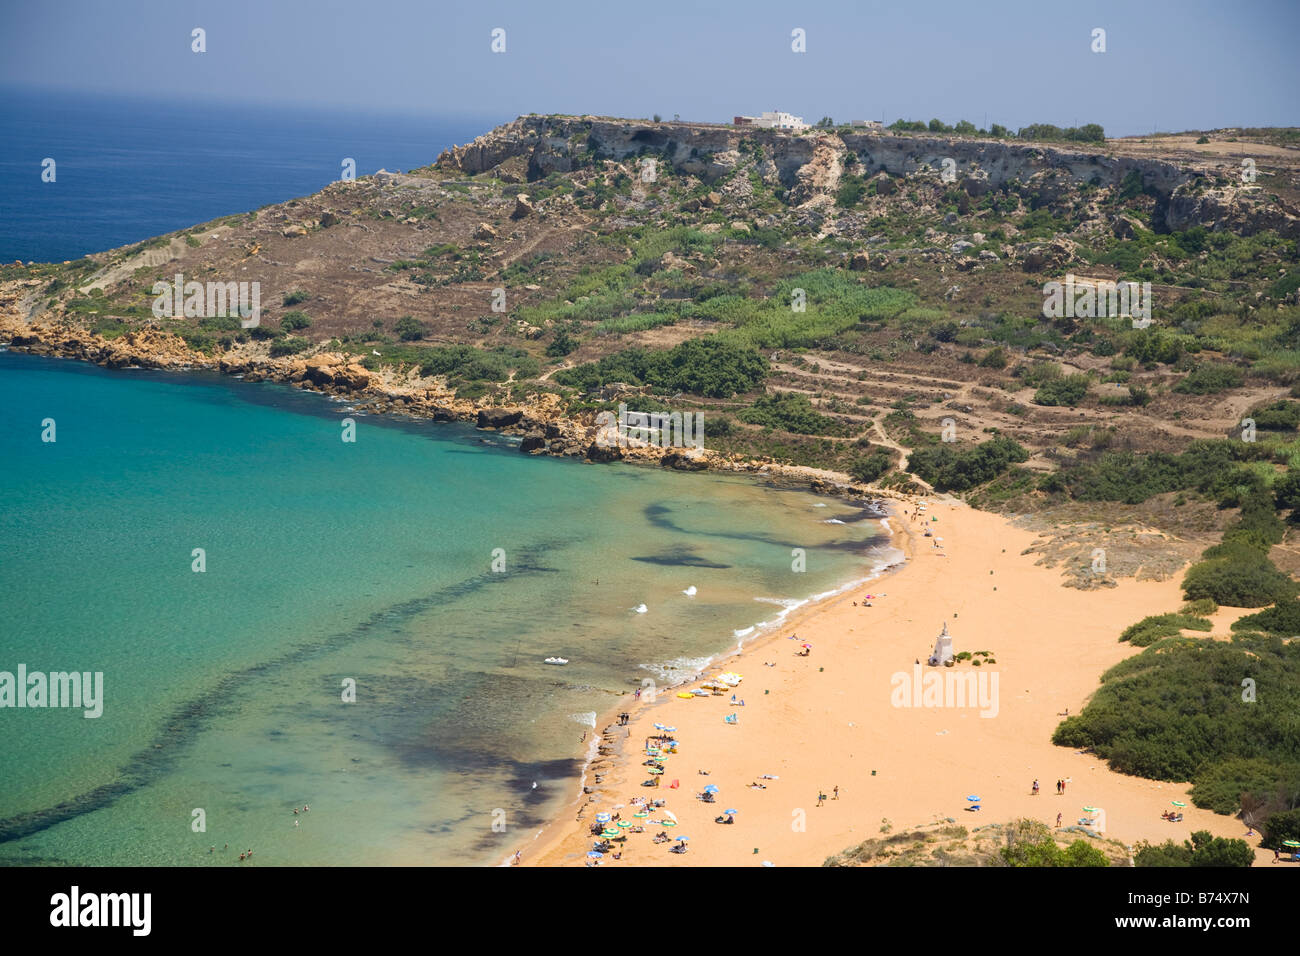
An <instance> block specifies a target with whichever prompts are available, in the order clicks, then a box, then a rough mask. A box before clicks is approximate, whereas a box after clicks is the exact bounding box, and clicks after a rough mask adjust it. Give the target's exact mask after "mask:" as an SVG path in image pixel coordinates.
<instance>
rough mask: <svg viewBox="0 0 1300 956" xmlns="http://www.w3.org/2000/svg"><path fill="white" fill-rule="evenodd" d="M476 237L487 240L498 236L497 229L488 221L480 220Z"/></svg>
mask: <svg viewBox="0 0 1300 956" xmlns="http://www.w3.org/2000/svg"><path fill="white" fill-rule="evenodd" d="M474 238H475V239H479V240H482V241H484V242H486V241H488V240H489V239H495V238H497V231H496V230H495V229H493V228H492V227H491V226H490V225H488V224H487V223H486V222H480V223H479V224H478V228H477V229H475V230H474Z"/></svg>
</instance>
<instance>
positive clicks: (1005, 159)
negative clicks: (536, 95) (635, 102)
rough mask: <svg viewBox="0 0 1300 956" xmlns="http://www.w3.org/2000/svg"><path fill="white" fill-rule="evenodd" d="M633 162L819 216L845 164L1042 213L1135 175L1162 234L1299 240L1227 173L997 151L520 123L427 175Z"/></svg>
mask: <svg viewBox="0 0 1300 956" xmlns="http://www.w3.org/2000/svg"><path fill="white" fill-rule="evenodd" d="M638 155H648V156H653V157H655V158H656V159H658V160H660V161H663V162H668V163H671V164H672V166H673V167H674V168H675V169H676V170H677V171H679V172H682V173H687V174H691V175H695V176H699V177H701V178H702V179H704V180H706V181H710V182H712V181H716V180H718V179H719V178H721V177H723V176H724V175H726V174H727V173H728V172H730V171H731V170H732V169H734V168H735V167H736V166H737V165H738V164H740V163H742V162H747V161H749V159H750V158H751V157H752V159H753V162H754V164H755V169H756V170H757V171H758V172H759V174H760V175H762V176H763V178H764V179H765V180H768V181H773V180H775V181H776V182H779V183H780V184H781V186H783V187H784V188H785V189H787V190H789V195H788V201H789V202H790V204H791V206H794V207H804V206H814V207H815V206H819V205H826V204H827V203H828V200H829V199H830V198H833V196H834V194H835V191H836V189H837V188H838V187H839V184H840V179H841V177H842V176H843V174H844V171H845V168H846V164H847V161H848V160H849V159H850V158H853V157H855V158H856V160H857V162H858V164H860V166H861V167H862V169H863V170H865V173H866V174H867V175H876V174H879V173H886V174H888V175H889V176H892V177H938V178H949V179H950V181H951V182H953V183H954V184H955V185H957V186H959V187H961V188H964V189H965V190H966V191H967V192H968V193H970V194H972V195H980V194H982V193H983V192H986V191H988V190H989V189H999V188H1002V187H1003V186H1009V185H1018V186H1021V187H1024V188H1028V189H1030V190H1032V191H1033V192H1036V193H1038V194H1039V196H1040V197H1041V198H1042V199H1043V200H1045V201H1048V202H1051V201H1053V200H1055V199H1057V198H1059V197H1060V196H1063V195H1065V194H1066V193H1067V192H1070V191H1073V190H1075V189H1077V188H1078V187H1079V186H1081V185H1084V184H1087V185H1091V186H1094V187H1112V188H1117V187H1119V186H1120V185H1121V184H1122V183H1123V182H1124V181H1125V179H1126V178H1128V177H1129V176H1130V174H1132V173H1137V175H1138V176H1140V177H1141V183H1142V186H1143V188H1144V189H1145V191H1147V192H1148V193H1150V194H1151V195H1153V196H1154V197H1155V199H1156V203H1157V215H1158V216H1160V217H1162V218H1163V222H1164V225H1165V226H1167V227H1168V228H1170V229H1186V228H1189V227H1190V226H1195V225H1200V226H1205V227H1206V228H1209V229H1229V230H1231V231H1233V232H1238V233H1242V234H1246V235H1249V234H1252V233H1254V232H1257V231H1259V230H1261V229H1275V230H1277V232H1279V233H1280V234H1282V235H1284V236H1288V237H1294V236H1300V210H1296V209H1292V208H1290V207H1288V206H1286V205H1285V204H1284V203H1281V202H1280V201H1273V200H1271V199H1267V198H1266V197H1265V196H1264V195H1263V194H1262V191H1260V190H1258V189H1256V188H1253V187H1244V188H1242V187H1239V186H1234V185H1232V184H1233V183H1234V182H1239V176H1237V168H1236V167H1235V166H1233V165H1232V164H1231V163H1230V162H1224V163H1222V164H1211V163H1192V162H1173V161H1168V160H1163V159H1155V158H1142V157H1134V156H1115V155H1108V154H1107V153H1106V152H1105V151H1099V150H1091V151H1090V150H1087V149H1071V148H1066V147H1061V146H1049V145H1042V144H1034V143H1012V142H1003V141H998V140H976V139H964V138H951V137H941V136H936V137H926V136H899V135H893V134H891V133H887V132H861V133H847V134H842V135H841V134H838V133H835V132H831V131H826V132H822V131H807V132H804V133H790V132H785V131H780V130H764V129H740V128H733V127H727V126H709V125H703V124H690V123H645V122H641V123H638V122H632V121H626V120H612V119H600V118H596V117H562V116H522V117H520V118H519V119H516V120H514V121H513V122H511V123H507V124H506V125H504V126H500V127H498V128H497V129H494V130H492V131H491V132H489V133H487V134H485V135H483V136H480V137H479V138H478V139H476V140H474V141H473V142H472V143H468V144H466V145H464V146H457V147H454V148H452V149H449V150H447V151H445V152H444V153H443V154H442V155H441V156H439V157H438V161H437V166H438V167H439V168H441V169H444V170H454V171H460V172H463V173H466V174H476V173H483V172H487V171H488V170H490V169H493V168H494V167H497V166H499V165H500V164H501V163H503V162H505V161H506V160H508V159H512V158H514V157H522V158H524V159H525V160H526V162H527V170H528V178H529V180H530V181H532V180H537V179H541V178H543V177H545V176H547V175H549V174H550V173H552V172H569V171H571V170H573V169H574V168H575V167H576V166H578V165H580V164H581V163H583V162H584V161H586V160H587V159H590V158H596V159H613V160H625V159H627V158H629V157H635V156H638Z"/></svg>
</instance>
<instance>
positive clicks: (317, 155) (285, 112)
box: [0, 90, 514, 262]
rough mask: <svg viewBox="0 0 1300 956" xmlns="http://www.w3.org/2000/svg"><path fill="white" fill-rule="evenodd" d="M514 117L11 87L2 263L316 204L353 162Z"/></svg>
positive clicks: (384, 160) (413, 150)
mask: <svg viewBox="0 0 1300 956" xmlns="http://www.w3.org/2000/svg"><path fill="white" fill-rule="evenodd" d="M513 118H514V117H510V116H484V117H468V118H456V119H449V118H446V117H438V116H433V115H430V116H406V115H392V114H378V113H377V114H360V113H349V112H347V111H339V112H328V113H323V112H318V111H311V110H300V109H276V108H271V107H265V106H243V105H212V104H209V103H183V102H168V101H150V100H138V99H123V98H108V97H87V96H81V95H78V96H72V95H68V94H61V93H60V94H53V93H35V92H31V91H24V90H0V182H3V183H4V189H0V262H12V261H13V260H15V259H22V260H24V261H31V260H34V261H37V262H54V261H58V262H61V261H63V260H64V259H75V258H78V257H80V256H84V255H86V254H87V253H90V252H99V251H101V250H104V249H111V248H114V247H116V246H123V245H128V244H131V243H136V242H140V241H141V240H144V239H149V238H152V237H153V236H156V235H159V234H161V233H165V232H173V231H175V230H177V229H182V228H185V227H187V226H192V225H195V224H197V223H202V222H207V221H208V220H210V219H215V218H217V217H218V216H224V215H232V214H234V213H239V212H247V211H248V210H250V209H257V208H259V207H261V206H265V205H267V204H268V203H277V202H283V201H285V200H288V199H292V198H294V197H297V196H305V195H308V194H310V193H314V192H316V191H317V190H319V189H321V188H322V187H323V186H325V185H327V184H329V183H330V182H333V181H334V180H336V179H339V178H340V176H341V175H342V165H341V164H342V163H343V160H344V159H347V158H351V159H353V160H354V161H355V164H356V174H357V175H358V176H364V175H367V174H369V173H373V172H375V171H376V170H379V169H389V170H397V169H400V170H409V169H413V168H415V167H417V166H427V165H428V164H430V163H432V162H433V161H434V160H435V159H437V158H438V154H439V153H440V152H441V151H442V150H444V149H446V148H447V147H448V146H453V145H456V144H459V143H466V142H469V141H470V140H471V139H473V138H474V137H475V136H478V135H480V134H481V133H485V132H487V131H488V130H489V129H491V128H492V127H494V126H497V125H499V124H500V123H503V122H506V121H508V120H511V119H513ZM46 159H53V160H54V163H55V165H54V177H55V178H54V181H53V182H45V181H43V179H42V172H43V170H44V167H43V165H42V163H43V162H44V160H46Z"/></svg>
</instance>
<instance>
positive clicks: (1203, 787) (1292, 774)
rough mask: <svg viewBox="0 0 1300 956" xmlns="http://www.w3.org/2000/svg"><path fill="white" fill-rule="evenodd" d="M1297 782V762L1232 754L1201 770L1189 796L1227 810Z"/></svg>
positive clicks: (1266, 797) (1209, 807) (1206, 805)
mask: <svg viewBox="0 0 1300 956" xmlns="http://www.w3.org/2000/svg"><path fill="white" fill-rule="evenodd" d="M1297 784H1300V763H1297V762H1282V763H1278V762H1277V761H1275V760H1271V759H1265V758H1263V757H1231V758H1228V759H1226V760H1224V761H1222V762H1220V763H1214V764H1211V765H1209V767H1208V768H1206V769H1205V770H1202V771H1201V773H1200V774H1199V775H1198V776H1197V778H1196V783H1195V785H1194V786H1193V787H1192V793H1191V796H1192V802H1193V803H1195V804H1196V805H1197V806H1198V807H1203V808H1204V809H1206V810H1213V811H1214V812H1215V813H1223V814H1230V813H1236V812H1237V811H1238V810H1240V809H1241V808H1242V806H1243V803H1245V802H1249V803H1257V802H1259V801H1261V800H1263V801H1269V800H1270V799H1271V798H1273V797H1274V795H1275V794H1277V793H1278V792H1279V791H1283V790H1287V789H1290V788H1292V787H1295V786H1296V785H1297ZM1243 798H1244V800H1243Z"/></svg>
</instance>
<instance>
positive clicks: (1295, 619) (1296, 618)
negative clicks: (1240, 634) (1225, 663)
mask: <svg viewBox="0 0 1300 956" xmlns="http://www.w3.org/2000/svg"><path fill="white" fill-rule="evenodd" d="M1232 629H1233V630H1234V631H1261V632H1263V633H1265V634H1279V635H1281V636H1282V637H1295V636H1297V635H1300V601H1283V602H1282V603H1280V604H1277V605H1274V606H1273V607H1271V608H1268V609H1267V610H1264V611H1260V612H1259V613H1258V614H1247V615H1246V616H1245V617H1242V618H1238V619H1237V620H1235V621H1233V622H1232Z"/></svg>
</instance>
